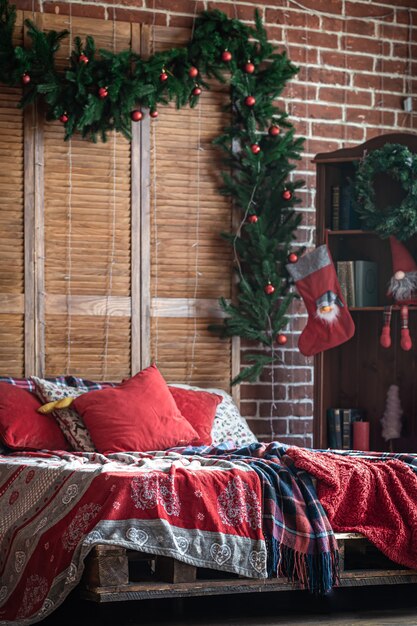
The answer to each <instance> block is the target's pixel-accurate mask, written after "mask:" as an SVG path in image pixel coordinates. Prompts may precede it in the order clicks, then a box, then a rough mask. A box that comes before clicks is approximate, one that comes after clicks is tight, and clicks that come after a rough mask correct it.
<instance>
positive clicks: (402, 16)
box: [384, 9, 415, 26]
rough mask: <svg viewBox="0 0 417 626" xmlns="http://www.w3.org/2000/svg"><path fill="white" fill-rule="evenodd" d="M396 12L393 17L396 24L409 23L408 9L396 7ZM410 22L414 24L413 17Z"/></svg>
mask: <svg viewBox="0 0 417 626" xmlns="http://www.w3.org/2000/svg"><path fill="white" fill-rule="evenodd" d="M396 13H397V15H396V17H395V21H396V22H397V24H406V25H407V26H409V25H410V12H409V11H407V10H406V9H397V12H396ZM414 15H415V14H414ZM385 21H386V20H384V22H385ZM412 23H413V24H414V25H415V17H414V19H413V20H412Z"/></svg>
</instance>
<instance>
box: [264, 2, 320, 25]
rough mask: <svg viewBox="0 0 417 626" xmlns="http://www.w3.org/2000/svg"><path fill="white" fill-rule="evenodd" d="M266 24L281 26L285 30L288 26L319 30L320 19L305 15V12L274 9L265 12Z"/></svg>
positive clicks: (315, 16)
mask: <svg viewBox="0 0 417 626" xmlns="http://www.w3.org/2000/svg"><path fill="white" fill-rule="evenodd" d="M265 23H266V24H282V25H283V26H285V28H288V26H301V27H303V28H309V29H316V30H317V29H318V28H320V19H319V17H318V16H317V15H314V14H312V13H307V11H302V12H299V11H288V9H287V8H285V9H284V8H282V7H281V8H276V9H268V8H267V9H266V10H265Z"/></svg>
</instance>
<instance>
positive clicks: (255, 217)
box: [248, 215, 258, 224]
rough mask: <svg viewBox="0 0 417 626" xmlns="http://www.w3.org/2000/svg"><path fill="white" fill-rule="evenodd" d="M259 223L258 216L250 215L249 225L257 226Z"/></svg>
mask: <svg viewBox="0 0 417 626" xmlns="http://www.w3.org/2000/svg"><path fill="white" fill-rule="evenodd" d="M257 221H258V216H257V215H249V217H248V222H249V224H256V222H257Z"/></svg>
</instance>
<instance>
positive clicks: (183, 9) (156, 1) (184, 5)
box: [147, 0, 195, 15]
mask: <svg viewBox="0 0 417 626" xmlns="http://www.w3.org/2000/svg"><path fill="white" fill-rule="evenodd" d="M150 4H151V6H150ZM147 7H148V9H149V10H151V11H152V10H153V9H155V10H156V11H159V10H164V11H168V12H169V13H189V14H190V15H194V11H195V2H194V0H147Z"/></svg>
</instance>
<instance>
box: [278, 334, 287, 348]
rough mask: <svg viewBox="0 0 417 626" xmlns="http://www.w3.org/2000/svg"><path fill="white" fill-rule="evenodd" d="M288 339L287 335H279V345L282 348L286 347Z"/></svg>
mask: <svg viewBox="0 0 417 626" xmlns="http://www.w3.org/2000/svg"><path fill="white" fill-rule="evenodd" d="M287 341H288V339H287V337H286V336H285V335H283V334H281V333H280V334H279V335H277V343H279V345H280V346H285V344H286V343H287Z"/></svg>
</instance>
